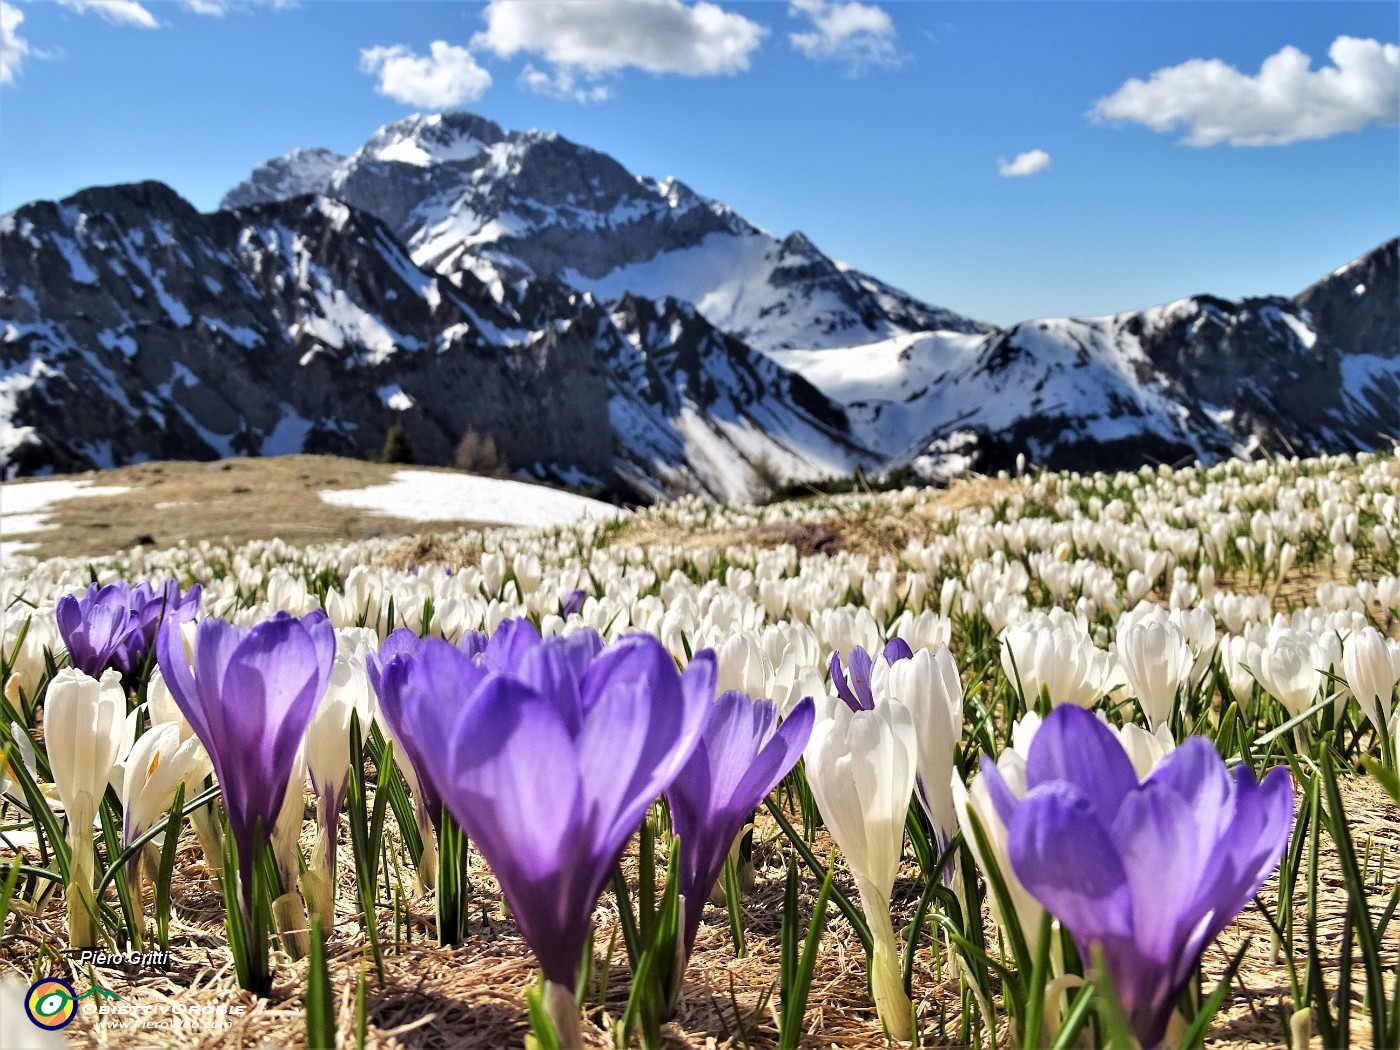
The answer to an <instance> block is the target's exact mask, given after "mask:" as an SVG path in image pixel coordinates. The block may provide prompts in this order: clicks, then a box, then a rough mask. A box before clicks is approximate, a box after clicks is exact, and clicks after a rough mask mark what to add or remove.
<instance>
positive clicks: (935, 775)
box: [871, 646, 963, 851]
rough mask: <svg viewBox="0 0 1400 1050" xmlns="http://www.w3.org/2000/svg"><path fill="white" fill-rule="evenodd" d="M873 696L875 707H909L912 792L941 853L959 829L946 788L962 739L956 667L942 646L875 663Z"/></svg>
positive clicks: (960, 692)
mask: <svg viewBox="0 0 1400 1050" xmlns="http://www.w3.org/2000/svg"><path fill="white" fill-rule="evenodd" d="M871 686H872V692H873V693H874V696H875V705H876V706H877V707H878V706H880V705H881V704H882V703H884V702H885V701H886V698H893V699H897V700H899V701H901V702H902V703H903V704H904V706H906V707H907V708H909V713H910V714H911V715H912V716H913V718H914V728H915V732H916V734H917V737H918V758H917V762H916V773H917V780H916V791H915V794H916V795H917V796H918V799H919V802H920V804H921V805H922V806H923V807H924V812H925V813H927V814H928V819H929V821H930V823H932V824H933V828H934V832H935V835H936V837H937V843H938V848H939V850H940V851H941V850H942V849H943V848H944V847H945V846H947V844H948V841H949V840H950V839H951V838H952V837H953V832H954V831H955V830H956V829H957V824H958V818H957V813H956V812H955V810H954V808H953V797H952V795H951V794H950V793H949V792H948V791H947V790H945V785H946V784H947V783H948V782H949V778H950V777H951V776H952V775H953V751H954V749H955V748H956V747H957V744H958V741H959V739H961V737H962V714H963V688H962V678H961V676H960V675H959V674H958V665H957V663H956V662H954V660H953V654H952V653H950V652H949V651H948V648H947V647H946V646H944V647H943V648H941V649H939V650H938V651H937V652H930V651H929V650H927V649H920V650H919V651H918V652H917V653H915V654H914V655H913V656H912V657H911V658H909V659H905V660H896V661H894V662H893V663H887V662H886V661H885V659H884V658H883V657H880V658H877V659H876V660H875V667H874V672H873V674H872V681H871Z"/></svg>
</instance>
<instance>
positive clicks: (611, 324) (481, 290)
mask: <svg viewBox="0 0 1400 1050" xmlns="http://www.w3.org/2000/svg"><path fill="white" fill-rule="evenodd" d="M0 272H3V274H4V281H3V284H0V367H2V368H3V373H0V466H3V467H4V469H6V470H8V471H12V472H13V471H22V472H34V471H40V470H45V469H58V470H68V469H81V468H87V467H92V466H112V465H115V464H119V463H124V462H131V461H134V460H140V459H147V458H156V457H181V458H185V457H188V458H215V457H220V456H230V455H271V454H276V453H285V452H300V451H307V452H333V453H341V454H352V455H356V454H359V455H362V454H366V453H372V452H374V451H375V450H377V449H378V447H379V446H380V444H381V443H382V441H383V438H384V433H385V431H386V429H387V428H388V426H389V425H390V424H391V423H393V422H394V421H401V422H402V423H403V424H404V425H405V426H406V428H407V429H408V432H409V435H410V437H411V439H412V442H413V444H414V446H415V449H416V450H417V452H418V455H419V456H420V458H422V459H423V460H424V461H426V462H435V463H446V462H451V460H452V456H453V450H454V447H455V445H456V442H457V441H458V439H459V438H460V437H461V435H462V434H463V433H464V432H465V431H466V429H467V428H468V427H471V428H474V429H476V430H477V431H479V432H481V433H484V434H490V435H491V436H493V437H494V438H495V440H496V443H497V445H498V446H499V448H500V450H501V452H502V453H503V455H504V457H505V458H506V460H507V462H508V463H509V464H510V465H511V466H513V467H515V468H517V469H524V470H527V471H530V472H533V473H535V474H537V475H539V476H542V477H551V478H555V479H558V480H565V481H571V482H577V483H582V484H591V485H598V486H601V487H604V488H609V489H614V490H617V489H620V490H622V491H624V492H630V493H632V494H633V495H647V496H659V495H664V494H670V493H675V492H678V491H695V492H699V493H703V494H708V495H713V496H720V497H743V496H748V495H752V494H754V493H756V492H757V491H758V484H757V483H758V479H759V478H760V472H767V471H776V473H777V474H778V475H779V476H782V477H794V476H810V475H811V474H813V473H833V472H841V471H848V470H850V469H851V468H852V467H853V466H854V465H855V464H856V463H857V462H859V461H862V460H863V461H865V462H866V463H873V462H874V458H873V457H872V456H871V455H870V454H869V453H867V452H865V450H863V449H861V448H860V447H859V446H857V445H856V444H855V443H854V442H852V441H851V440H850V439H849V436H848V434H847V424H846V419H845V415H844V412H843V411H842V410H841V408H840V407H839V406H837V405H835V404H834V403H832V402H830V401H828V400H827V399H826V398H825V397H824V396H823V395H821V394H820V393H818V392H817V391H816V390H814V389H813V388H811V387H810V386H808V385H807V384H806V383H804V382H803V381H802V380H800V379H798V378H796V377H793V376H790V375H788V374H787V373H786V372H785V371H784V370H783V369H781V368H779V367H778V366H776V365H774V364H772V363H771V362H768V361H766V360H757V359H756V356H757V355H755V354H754V353H753V352H752V351H751V350H749V349H748V348H747V347H746V346H744V345H743V344H742V343H738V342H736V341H733V340H730V339H727V338H726V337H724V336H722V335H721V334H720V333H717V332H715V331H714V330H713V329H712V328H711V327H710V326H708V325H707V324H705V323H704V321H703V319H701V318H699V317H697V316H696V315H695V313H694V311H693V310H691V309H689V308H688V307H684V306H681V305H678V304H669V305H668V306H666V307H665V309H664V310H662V311H661V312H659V313H655V312H653V313H654V315H653V313H648V310H650V309H651V307H650V304H647V307H646V308H645V309H638V310H634V311H632V312H631V313H628V312H627V311H614V312H612V313H610V312H609V310H607V309H606V308H604V307H603V306H601V305H599V304H598V303H596V302H595V301H593V300H592V299H591V298H590V297H588V296H587V295H583V294H581V293H578V292H576V291H573V290H572V289H568V288H566V287H563V286H561V285H558V284H556V283H555V282H552V281H549V280H547V279H536V280H534V281H530V282H526V283H525V284H523V285H522V286H520V287H519V288H516V287H514V286H512V288H510V289H508V290H507V293H508V294H506V295H505V296H504V297H503V298H497V297H496V296H495V295H493V294H491V293H490V292H489V291H488V289H487V288H486V287H485V286H483V285H482V284H481V282H479V281H478V280H477V279H476V278H475V277H474V276H473V275H472V274H471V273H470V272H461V273H458V274H456V275H454V279H453V280H452V281H449V280H448V279H446V278H445V277H443V276H442V275H440V274H438V273H436V272H433V271H431V270H428V271H425V270H423V269H421V268H419V267H418V266H417V265H416V264H415V263H414V262H413V260H412V259H411V258H410V257H409V255H408V252H407V250H406V248H405V247H404V246H403V245H402V244H401V243H400V242H399V240H398V239H397V237H396V236H395V235H394V233H393V232H392V231H391V230H390V229H389V228H388V227H387V226H386V225H385V224H384V223H383V222H382V221H381V220H380V219H378V218H377V217H375V216H373V215H371V214H369V213H367V212H364V211H361V210H359V209H356V208H353V207H351V206H349V205H347V204H344V203H343V202H340V201H336V200H332V199H330V198H327V197H307V196H302V197H296V198H293V199H291V200H287V201H277V202H271V203H265V204H257V205H250V206H248V207H244V208H239V209H235V210H232V211H220V212H216V213H214V214H212V215H201V214H200V213H198V212H197V211H195V209H194V208H192V207H191V206H190V205H189V204H188V203H187V202H185V201H184V200H183V199H182V198H180V197H179V196H178V195H176V194H175V193H174V192H173V191H172V190H170V189H169V188H167V187H165V186H163V185H161V184H159V183H143V184H140V185H135V186H118V187H111V188H103V189H92V190H86V191H83V192H82V193H79V194H76V195H75V196H73V197H70V198H68V199H67V200H65V201H63V202H61V203H57V204H54V203H50V202H40V203H37V204H33V205H27V206H26V207H24V208H21V209H19V210H18V211H16V212H14V213H13V214H11V215H8V216H5V217H4V218H3V219H0ZM639 376H641V377H644V378H645V382H644V383H639V382H637V378H638V377H639Z"/></svg>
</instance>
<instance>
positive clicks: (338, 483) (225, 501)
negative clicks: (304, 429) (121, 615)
mask: <svg viewBox="0 0 1400 1050" xmlns="http://www.w3.org/2000/svg"><path fill="white" fill-rule="evenodd" d="M403 469H405V468H404V465H403V464H387V463H367V462H365V461H363V460H357V459H343V458H339V457H334V456H275V457H268V458H266V459H225V460H219V461H216V462H213V463H196V462H191V461H172V462H163V463H142V464H140V465H138V466H134V467H119V468H117V469H116V470H101V471H89V472H88V473H86V474H75V475H71V476H68V477H67V480H73V481H91V482H92V483H93V484H94V485H97V486H108V485H121V486H126V487H127V488H128V489H129V490H130V491H128V492H125V493H122V494H121V495H116V496H79V497H77V498H74V499H66V500H59V501H56V502H55V503H53V504H51V505H50V507H49V510H48V511H47V520H48V522H49V523H50V524H52V525H54V526H56V528H51V529H46V530H43V531H41V532H34V533H28V534H21V533H14V534H9V533H7V534H6V535H5V537H4V538H5V539H15V540H19V539H22V540H24V541H26V542H33V543H35V544H36V547H34V548H33V549H31V550H27V551H25V552H24V553H26V554H30V555H33V556H34V557H36V558H53V557H79V558H91V557H103V556H105V555H110V554H114V553H116V552H118V551H123V550H129V549H130V548H132V547H135V546H137V545H138V544H140V545H144V546H146V547H147V548H165V547H174V546H176V545H177V544H179V543H181V542H185V543H189V544H197V543H199V542H201V541H204V540H207V541H209V542H210V543H216V544H229V545H237V544H242V543H247V542H249V541H250V540H265V539H271V538H273V537H278V538H280V539H282V540H284V541H286V542H287V543H290V544H294V545H296V546H306V545H309V544H313V543H339V542H344V541H347V540H358V539H366V538H369V537H373V536H412V535H416V534H418V533H421V532H424V531H425V526H424V524H423V523H422V522H416V521H407V520H404V519H401V518H394V517H389V516H386V515H380V514H374V513H371V512H370V511H367V510H357V509H355V508H353V507H337V506H332V505H331V504H329V503H326V502H325V501H324V500H322V499H321V497H320V492H321V491H322V490H324V489H360V488H366V487H368V486H370V485H383V484H387V483H388V482H389V481H390V480H392V477H393V474H394V472H395V471H398V470H403ZM412 469H413V470H444V468H439V467H418V466H415V467H413V468H412ZM445 472H447V473H451V472H448V471H445ZM38 480H42V481H51V480H54V479H52V478H43V479H38ZM12 484H13V485H14V486H16V487H17V486H21V485H24V484H26V482H14V483H12ZM10 487H11V486H10V485H7V486H6V488H10ZM0 499H3V495H0ZM473 524H474V523H473V522H470V521H462V522H454V523H449V524H444V525H440V526H437V525H435V526H434V527H435V528H441V529H446V528H462V527H470V526H471V525H473Z"/></svg>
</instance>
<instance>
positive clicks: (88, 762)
mask: <svg viewBox="0 0 1400 1050" xmlns="http://www.w3.org/2000/svg"><path fill="white" fill-rule="evenodd" d="M125 734H126V694H125V693H124V692H123V691H122V685H121V676H120V675H119V674H117V672H116V671H112V670H107V671H104V672H103V673H102V678H101V679H100V680H97V679H93V678H90V677H88V676H87V675H86V674H84V673H83V672H81V671H79V670H77V669H75V668H71V667H70V668H65V669H63V670H62V671H60V672H59V673H58V675H57V677H55V678H54V680H53V681H52V682H50V683H49V689H48V694H47V697H46V699H45V704H44V739H45V741H46V743H47V745H48V756H49V766H50V768H51V769H52V771H53V780H54V787H55V788H56V789H57V790H58V797H59V799H60V800H61V801H62V803H63V809H64V812H65V813H67V815H68V846H69V849H70V850H71V851H72V861H71V862H70V865H69V876H68V879H69V881H68V942H69V945H70V946H71V947H74V948H92V947H95V946H96V945H97V939H98V935H97V919H96V913H97V903H96V901H95V899H94V898H93V893H92V891H93V875H94V874H95V872H94V864H95V859H96V858H95V856H94V853H93V846H92V827H93V821H94V820H95V819H96V818H97V807H98V805H99V803H100V802H101V800H102V796H103V794H104V793H105V792H106V790H107V783H108V780H109V778H110V776H111V773H112V767H113V766H114V765H116V762H117V756H118V755H119V754H121V752H122V745H123V743H125V742H126V741H125Z"/></svg>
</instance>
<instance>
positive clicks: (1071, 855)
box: [982, 707, 1133, 959]
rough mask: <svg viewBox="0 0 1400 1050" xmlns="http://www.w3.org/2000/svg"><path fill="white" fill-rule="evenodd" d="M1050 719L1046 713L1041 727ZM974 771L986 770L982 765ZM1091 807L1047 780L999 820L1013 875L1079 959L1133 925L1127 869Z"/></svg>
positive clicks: (1069, 786)
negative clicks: (1071, 942) (1069, 936)
mask: <svg viewBox="0 0 1400 1050" xmlns="http://www.w3.org/2000/svg"><path fill="white" fill-rule="evenodd" d="M1061 710H1064V711H1081V710H1082V709H1081V708H1074V707H1065V708H1057V709H1056V713H1057V714H1058V712H1059V711H1061ZM1084 713H1085V714H1087V712H1084ZM1089 718H1090V719H1093V715H1089ZM1051 724H1053V720H1051V719H1047V720H1046V726H1047V727H1048V726H1050V725H1051ZM1044 732H1045V729H1044V728H1042V729H1041V733H1044ZM1036 739H1037V740H1039V735H1037V737H1036ZM992 768H993V769H994V768H995V767H992ZM982 773H983V776H986V775H987V774H988V767H987V766H983V769H982ZM1095 813H1096V807H1095V805H1094V803H1093V802H1092V801H1091V800H1090V799H1089V798H1088V797H1087V796H1085V794H1084V793H1083V792H1082V791H1080V790H1079V789H1078V788H1077V787H1075V786H1074V785H1073V784H1070V783H1065V782H1051V783H1048V784H1042V785H1041V786H1039V787H1036V788H1032V789H1031V791H1030V792H1029V793H1028V794H1027V795H1026V797H1025V798H1024V799H1022V800H1021V802H1020V803H1019V804H1018V805H1017V806H1016V811H1015V813H1014V814H1013V815H1012V818H1011V820H1010V821H1009V822H1008V824H1007V853H1008V855H1009V856H1010V858H1011V868H1012V870H1013V871H1015V873H1016V877H1017V878H1018V879H1020V880H1021V884H1022V885H1023V886H1025V887H1026V889H1027V890H1029V891H1030V892H1031V894H1032V895H1033V896H1034V897H1035V898H1036V899H1037V900H1038V901H1040V903H1041V904H1043V905H1044V906H1045V907H1046V909H1047V910H1049V911H1050V912H1051V913H1052V914H1053V915H1054V916H1055V917H1056V918H1058V919H1059V920H1060V921H1061V922H1062V923H1064V925H1065V927H1066V928H1067V929H1069V930H1070V932H1071V933H1073V934H1074V939H1075V944H1076V945H1078V947H1079V951H1080V954H1081V955H1082V956H1083V957H1084V958H1085V959H1088V958H1089V956H1090V951H1089V946H1090V945H1091V944H1092V943H1093V942H1094V941H1096V940H1103V939H1105V938H1109V937H1116V938H1129V937H1131V936H1132V928H1133V927H1132V924H1133V907H1132V897H1131V895H1130V889H1129V885H1128V879H1127V874H1126V873H1125V872H1124V870H1123V862H1122V861H1121V860H1120V859H1119V856H1118V849H1117V847H1116V846H1115V845H1114V842H1113V840H1112V838H1110V837H1109V834H1108V831H1107V830H1106V829H1105V828H1104V827H1103V826H1102V825H1101V824H1100V823H1099V822H1098V820H1097V818H1096V816H1095Z"/></svg>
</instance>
